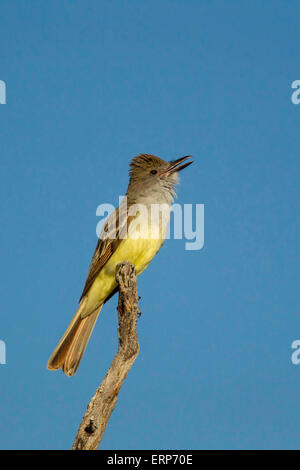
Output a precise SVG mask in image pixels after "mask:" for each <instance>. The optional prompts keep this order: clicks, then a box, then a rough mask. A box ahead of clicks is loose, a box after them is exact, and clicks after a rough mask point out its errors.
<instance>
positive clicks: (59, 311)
mask: <svg viewBox="0 0 300 470" xmlns="http://www.w3.org/2000/svg"><path fill="white" fill-rule="evenodd" d="M0 8H1V20H0V23H1V27H0V55H1V58H0V59H1V60H0V79H1V80H4V81H5V82H6V86H7V104H6V105H1V106H0V120H1V125H0V146H1V151H0V155H1V184H0V194H1V232H0V246H1V272H2V274H1V319H0V339H1V340H4V341H5V343H6V346H7V364H6V365H0V415H1V427H0V448H2V449H31V448H34V449H51V448H52V449H67V448H70V447H71V445H72V442H73V439H74V437H75V434H76V431H77V427H78V425H79V422H80V420H81V418H82V415H83V413H84V411H85V409H86V406H87V403H88V401H89V399H90V398H91V396H92V395H93V393H94V391H95V389H96V387H97V385H98V384H99V383H100V382H101V380H102V378H103V376H104V374H105V372H106V370H107V368H108V366H109V365H110V362H111V360H112V357H113V355H114V353H115V351H116V347H117V313H116V302H117V298H114V299H113V300H112V301H111V302H110V303H109V304H106V306H105V308H104V309H103V311H102V313H101V317H100V318H99V321H98V323H97V326H96V328H95V330H94V334H93V336H92V339H91V341H90V343H89V346H88V349H87V351H86V355H85V356H84V359H83V361H82V364H81V367H80V369H79V371H78V374H77V375H76V376H74V378H71V379H70V378H66V377H65V376H64V375H63V374H62V373H60V372H59V373H51V372H49V371H47V369H46V362H47V360H48V357H49V354H50V353H51V352H52V349H53V348H54V346H55V344H56V342H57V340H58V339H59V337H60V335H61V334H62V332H63V331H64V329H65V327H66V326H67V324H68V322H69V320H70V319H71V317H72V315H73V313H74V310H75V308H76V306H77V301H78V298H79V296H80V294H81V290H82V288H83V284H84V281H85V277H86V274H87V270H88V267H89V263H90V259H91V256H92V254H93V251H94V248H95V245H96V241H97V240H96V231H95V230H96V224H97V223H98V221H99V218H97V217H96V208H97V206H98V205H99V204H100V203H103V202H105V203H112V204H117V202H118V196H119V194H124V192H125V190H126V187H127V182H128V178H127V169H128V162H129V160H130V159H131V158H132V157H133V156H134V155H136V154H138V153H141V152H146V153H153V154H156V155H160V156H162V157H164V158H166V159H174V158H178V157H179V156H182V155H187V154H192V155H193V156H194V158H195V163H194V164H193V166H192V167H190V168H189V169H187V170H186V171H185V172H183V173H182V182H181V185H180V187H179V191H178V193H179V198H178V201H179V202H181V203H203V204H205V245H204V248H203V249H202V250H200V251H186V250H185V249H184V241H183V240H168V241H167V242H166V243H165V245H164V247H163V249H162V250H161V252H160V253H159V255H158V256H157V257H156V258H155V260H154V261H153V263H152V264H151V266H150V268H149V269H148V270H147V271H146V272H145V273H144V274H143V276H142V277H140V278H139V283H138V289H139V294H140V296H141V297H142V299H141V302H140V307H141V310H142V312H143V313H142V316H141V318H140V319H139V321H138V332H139V340H140V346H141V352H140V355H139V357H138V359H137V361H136V363H135V365H134V367H133V369H132V370H131V372H130V375H129V376H128V378H127V380H126V382H125V383H124V386H123V388H122V390H121V392H120V395H119V401H118V403H117V406H116V409H115V411H114V412H113V415H112V417H111V420H110V422H109V425H108V428H107V430H106V433H105V436H104V439H103V441H102V448H109V449H118V448H119V449H148V448H149V449H151V448H156V449H163V448H165V449H167V448H170V449H189V448H195V449H229V448H230V449H254V448H256V449H257V448H262V449H270V448H284V449H290V448H299V444H300V431H299V419H300V406H299V391H300V365H299V366H296V365H293V364H292V362H291V354H292V350H291V343H292V341H293V340H295V339H300V302H299V262H300V260H299V230H300V226H299V207H298V204H299V196H300V192H299V158H300V157H299V145H300V105H298V106H297V105H294V104H292V102H291V93H292V90H291V83H292V82H293V81H294V80H297V79H300V62H299V44H300V29H299V15H300V3H299V2H298V1H293V0H290V1H289V2H286V1H284V0H282V1H278V0H272V1H267V0H265V1H251V2H249V1H243V0H238V1H237V0H236V1H233V0H230V1H226V0H223V1H221V0H220V1H217V0H215V1H214V0H212V1H206V0H189V1H188V2H187V1H183V0H181V1H179V0H151V1H145V0H143V1H137V0H131V1H129V0H128V1H121V0H113V1H108V0H106V1H104V0H101V1H97V0H74V1H63V0H51V1H47V2H45V1H42V0H40V1H35V0H31V1H30V2H28V1H27V0H18V1H16V0H6V1H2V2H1V5H0Z"/></svg>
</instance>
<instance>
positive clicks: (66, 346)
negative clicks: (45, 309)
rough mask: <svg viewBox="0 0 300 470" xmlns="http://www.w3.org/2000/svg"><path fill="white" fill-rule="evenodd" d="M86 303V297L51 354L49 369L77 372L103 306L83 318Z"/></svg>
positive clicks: (71, 373) (69, 373) (68, 373)
mask: <svg viewBox="0 0 300 470" xmlns="http://www.w3.org/2000/svg"><path fill="white" fill-rule="evenodd" d="M84 304H85V299H83V301H82V302H81V304H80V305H79V308H78V310H77V312H76V313H75V315H74V317H73V319H72V321H71V323H70V324H69V326H68V328H67V329H66V331H65V334H64V335H63V337H62V338H61V340H60V342H59V343H58V345H57V346H56V348H55V350H54V351H53V353H52V354H51V356H50V359H49V361H48V364H47V368H48V369H50V370H57V369H60V368H61V369H62V370H63V372H64V373H65V374H66V375H68V376H72V375H74V374H75V373H76V371H77V369H78V367H79V364H80V361H81V359H82V356H83V353H84V351H85V348H86V346H87V344H88V341H89V339H90V336H91V333H92V331H93V328H94V326H95V323H96V320H97V318H98V315H99V313H100V310H101V307H100V308H99V307H98V308H97V310H95V311H94V312H92V313H91V314H90V315H88V316H87V317H84V318H81V313H82V311H83V308H84Z"/></svg>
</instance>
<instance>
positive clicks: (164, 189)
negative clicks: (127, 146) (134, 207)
mask: <svg viewBox="0 0 300 470" xmlns="http://www.w3.org/2000/svg"><path fill="white" fill-rule="evenodd" d="M187 158H189V157H183V158H179V159H178V160H172V161H170V162H168V161H166V160H163V159H162V158H159V157H156V156H155V155H149V154H146V153H143V154H140V155H138V156H137V157H134V158H133V159H132V160H131V162H130V165H129V175H130V180H129V186H128V190H127V194H128V191H130V193H131V192H133V191H134V192H136V194H137V195H141V196H144V197H148V196H149V195H152V194H156V198H157V199H158V198H160V199H162V200H166V201H168V202H172V200H173V198H174V197H175V196H176V193H175V186H176V184H177V183H178V181H179V178H178V171H180V170H181V169H183V168H185V167H186V166H188V165H189V164H190V163H192V162H189V163H186V164H184V165H180V166H179V164H180V163H181V162H183V161H184V160H186V159H187Z"/></svg>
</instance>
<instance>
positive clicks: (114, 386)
mask: <svg viewBox="0 0 300 470" xmlns="http://www.w3.org/2000/svg"><path fill="white" fill-rule="evenodd" d="M116 279H117V282H118V284H119V301H118V317H119V348H118V352H117V354H116V355H115V357H114V359H113V362H112V364H111V366H110V368H109V369H108V371H107V373H106V375H105V377H104V379H103V382H102V383H101V385H100V386H99V388H98V389H97V391H96V393H95V395H94V396H93V398H92V399H91V401H90V403H89V405H88V407H87V410H86V413H85V415H84V417H83V419H82V422H81V424H80V426H79V429H78V432H77V435H76V438H75V441H74V444H73V447H72V449H73V450H95V449H97V448H98V446H99V444H100V441H101V439H102V437H103V434H104V431H105V428H106V426H107V423H108V420H109V418H110V415H111V413H112V411H113V409H114V408H115V406H116V403H117V399H118V393H119V390H120V388H121V386H122V383H123V381H124V379H125V378H126V377H127V374H128V372H129V371H130V369H131V366H132V365H133V363H134V361H135V359H136V358H137V356H138V353H139V343H138V338H137V331H136V323H137V315H139V314H140V310H139V307H138V295H137V285H136V274H135V269H134V266H133V265H132V264H130V263H122V264H121V265H120V267H119V270H118V273H117V276H116Z"/></svg>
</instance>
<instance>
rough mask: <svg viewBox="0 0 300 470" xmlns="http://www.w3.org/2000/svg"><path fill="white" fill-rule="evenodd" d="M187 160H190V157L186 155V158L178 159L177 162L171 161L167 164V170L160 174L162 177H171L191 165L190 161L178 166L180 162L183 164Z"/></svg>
mask: <svg viewBox="0 0 300 470" xmlns="http://www.w3.org/2000/svg"><path fill="white" fill-rule="evenodd" d="M188 158H191V155H187V156H186V157H181V158H178V159H177V160H171V161H170V162H169V163H170V166H169V168H167V170H165V171H164V172H163V173H162V174H163V175H171V174H172V173H175V172H177V171H181V170H183V169H184V168H186V167H187V166H189V165H191V164H192V163H193V162H192V161H191V162H188V163H184V164H183V165H180V164H181V163H182V162H184V161H185V160H187V159H188Z"/></svg>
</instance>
